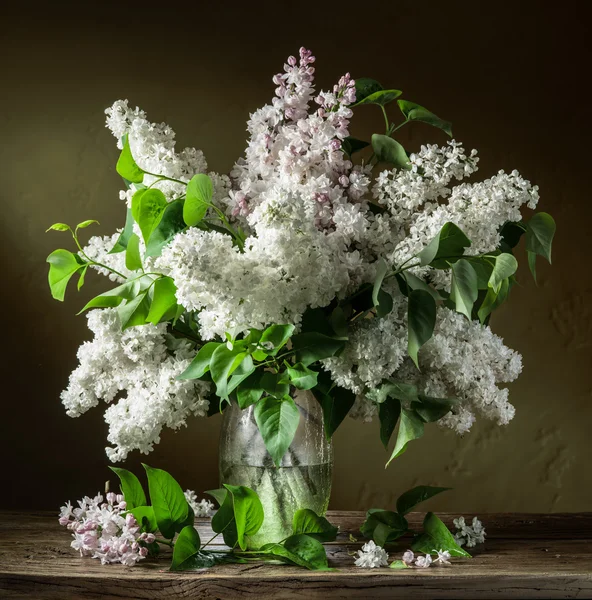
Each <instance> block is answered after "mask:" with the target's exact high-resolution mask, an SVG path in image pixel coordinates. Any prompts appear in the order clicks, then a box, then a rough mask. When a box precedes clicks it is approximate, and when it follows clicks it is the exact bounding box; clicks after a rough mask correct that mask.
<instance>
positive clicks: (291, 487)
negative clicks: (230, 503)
mask: <svg viewBox="0 0 592 600" xmlns="http://www.w3.org/2000/svg"><path fill="white" fill-rule="evenodd" d="M292 397H293V398H294V401H295V402H296V405H297V406H298V409H299V410H300V423H299V425H298V429H297V431H296V435H295V436H294V440H293V441H292V444H291V445H290V447H289V448H288V451H287V452H286V453H285V454H284V456H283V458H282V461H281V464H280V466H279V467H276V466H275V465H274V463H273V459H272V458H271V456H270V454H269V452H267V449H266V448H265V444H264V443H263V438H262V437H261V434H260V433H259V429H258V427H257V423H256V421H255V414H254V406H250V407H249V408H246V409H244V410H241V409H240V407H239V406H238V405H237V404H236V403H235V402H232V404H231V405H230V406H229V407H227V408H226V410H225V411H224V414H223V418H222V430H221V432H220V483H221V484H223V483H228V484H231V485H245V486H247V487H250V488H251V489H253V490H255V491H256V492H257V494H258V495H259V498H260V499H261V503H262V504H263V510H264V513H265V519H264V522H263V526H262V527H261V529H260V530H259V532H258V533H257V534H256V535H254V536H253V537H252V538H251V540H250V545H251V547H252V548H256V547H259V546H261V545H263V544H266V543H269V542H277V541H280V540H282V539H284V538H285V537H287V536H289V535H290V533H291V531H292V519H293V517H294V513H295V512H296V511H297V510H298V509H300V508H310V509H312V510H314V511H315V512H316V513H317V514H318V515H324V514H325V512H326V511H327V507H328V506H329V496H330V494H331V479H332V475H333V449H332V446H331V442H330V441H327V439H326V437H325V432H324V430H323V414H322V411H321V407H320V405H319V403H318V402H317V401H316V399H315V398H314V396H313V395H312V393H310V392H308V391H300V390H298V391H296V392H295V394H293V395H292Z"/></svg>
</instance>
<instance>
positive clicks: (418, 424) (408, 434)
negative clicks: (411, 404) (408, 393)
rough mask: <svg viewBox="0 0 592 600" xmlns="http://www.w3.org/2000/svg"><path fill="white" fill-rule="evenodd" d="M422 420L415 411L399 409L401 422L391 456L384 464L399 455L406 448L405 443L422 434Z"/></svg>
mask: <svg viewBox="0 0 592 600" xmlns="http://www.w3.org/2000/svg"><path fill="white" fill-rule="evenodd" d="M423 429H424V425H423V421H422V420H421V419H420V418H419V417H418V416H417V414H416V413H415V411H413V410H408V409H406V408H403V409H401V422H400V424H399V433H398V434H397V442H396V444H395V448H394V450H393V453H392V454H391V457H390V458H389V460H388V462H387V463H386V466H388V465H389V464H390V463H391V461H392V460H393V459H395V458H397V456H400V455H401V454H403V452H405V450H406V449H407V444H408V443H409V442H411V441H412V440H416V439H418V438H420V437H421V436H422V435H423Z"/></svg>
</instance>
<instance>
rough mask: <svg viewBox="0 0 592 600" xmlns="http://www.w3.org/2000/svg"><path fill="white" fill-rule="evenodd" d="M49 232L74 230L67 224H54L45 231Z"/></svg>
mask: <svg viewBox="0 0 592 600" xmlns="http://www.w3.org/2000/svg"><path fill="white" fill-rule="evenodd" d="M48 231H72V229H71V227H70V225H66V224H65V223H54V224H53V225H51V226H50V227H48V228H47V229H46V230H45V233H47V232H48Z"/></svg>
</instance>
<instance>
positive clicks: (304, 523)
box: [292, 508, 338, 542]
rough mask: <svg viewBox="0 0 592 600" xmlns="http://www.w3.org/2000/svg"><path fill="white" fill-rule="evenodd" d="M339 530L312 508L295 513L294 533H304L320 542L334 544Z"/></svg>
mask: <svg viewBox="0 0 592 600" xmlns="http://www.w3.org/2000/svg"><path fill="white" fill-rule="evenodd" d="M337 532H338V528H337V527H335V525H331V523H329V521H327V519H325V517H319V515H317V513H315V511H314V510H311V509H310V508H301V509H300V510H297V511H296V512H295V513H294V518H293V519H292V533H293V534H294V535H298V534H301V533H304V534H306V535H309V536H310V537H313V538H315V539H316V540H318V541H319V542H332V541H334V540H335V539H336V538H337Z"/></svg>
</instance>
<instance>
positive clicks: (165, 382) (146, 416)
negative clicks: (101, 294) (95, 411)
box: [61, 308, 209, 461]
mask: <svg viewBox="0 0 592 600" xmlns="http://www.w3.org/2000/svg"><path fill="white" fill-rule="evenodd" d="M88 327H89V329H90V330H91V331H92V332H93V333H94V336H95V337H94V339H93V341H91V342H85V343H84V344H82V346H80V348H79V349H78V360H79V362H80V364H79V365H78V367H77V368H76V369H75V370H74V371H73V372H72V374H71V375H70V382H69V385H68V388H67V389H66V390H65V391H64V392H62V395H61V398H62V402H63V404H64V406H65V407H66V411H67V413H68V415H70V416H72V417H77V416H79V415H81V414H83V413H85V412H86V411H87V410H88V409H89V408H92V407H94V406H96V405H97V404H98V403H99V400H100V399H102V400H104V401H105V402H107V403H111V406H110V407H109V408H108V409H107V411H106V412H105V421H106V422H107V423H108V425H109V435H108V438H107V439H108V441H109V442H111V443H112V444H113V445H114V447H110V448H107V455H108V457H109V459H110V460H113V461H117V460H124V459H125V458H126V456H127V454H128V453H129V452H130V451H131V450H136V449H137V450H140V452H142V453H145V454H146V453H148V452H150V451H151V450H152V448H153V445H154V444H156V443H158V442H159V441H160V432H161V430H162V428H163V427H165V426H166V427H170V428H172V429H178V428H179V427H181V426H182V425H184V424H185V422H186V419H187V417H188V416H189V415H197V416H204V415H205V414H206V412H207V409H208V405H209V403H208V400H207V399H206V398H205V397H204V396H205V395H206V394H207V393H208V392H209V384H208V383H206V382H203V381H198V380H191V381H179V380H178V379H176V377H177V376H178V375H179V374H180V373H182V372H183V371H184V370H185V369H186V368H187V366H188V365H189V363H190V362H191V359H192V358H193V354H194V353H193V352H192V351H191V350H190V345H189V344H183V343H181V344H177V346H176V349H175V350H174V351H172V350H169V349H168V348H167V344H166V324H164V323H163V324H159V325H156V326H154V325H144V326H143V327H131V328H129V329H126V330H125V331H121V324H120V322H119V318H118V315H117V311H116V310H115V309H111V308H109V309H102V310H92V311H90V312H89V313H88ZM122 392H124V393H125V395H123V396H121V393H122ZM118 395H119V396H120V397H119V400H117V402H113V401H114V400H115V398H116V397H117V396H118Z"/></svg>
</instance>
